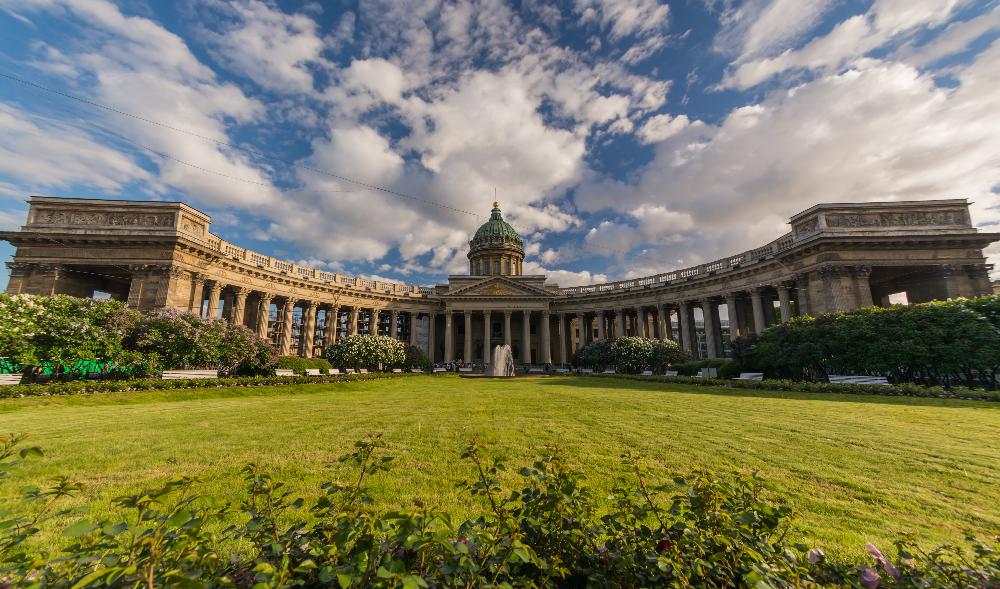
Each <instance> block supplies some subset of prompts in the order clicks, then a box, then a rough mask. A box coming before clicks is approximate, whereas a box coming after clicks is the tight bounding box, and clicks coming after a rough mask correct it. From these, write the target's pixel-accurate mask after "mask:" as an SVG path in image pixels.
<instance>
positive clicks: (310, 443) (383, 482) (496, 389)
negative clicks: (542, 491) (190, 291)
mask: <svg viewBox="0 0 1000 589" xmlns="http://www.w3.org/2000/svg"><path fill="white" fill-rule="evenodd" d="M0 431H5V432H21V431H23V432H29V433H30V434H31V440H30V441H31V443H32V444H36V445H40V446H42V447H43V448H44V449H45V451H46V454H47V456H46V458H44V459H43V460H41V461H36V462H34V463H31V464H29V465H27V466H26V467H25V468H23V469H22V470H20V471H19V472H18V473H17V474H16V475H15V476H13V477H11V478H10V479H9V480H8V481H7V482H5V483H3V485H2V487H0V500H2V501H3V502H4V503H8V502H9V501H10V500H11V498H12V497H13V496H14V494H15V492H16V489H17V488H19V487H20V486H22V485H25V484H27V483H28V482H37V481H39V480H40V479H47V478H51V477H54V476H55V475H57V474H65V475H69V476H70V477H71V478H73V479H76V480H80V481H82V482H84V483H85V484H86V486H87V491H86V493H85V494H84V495H83V496H82V497H81V498H79V500H78V503H79V504H81V505H88V506H90V510H91V512H92V514H93V515H94V516H95V517H96V516H99V515H100V514H102V513H106V512H107V510H108V505H109V500H110V498H112V497H114V496H117V495H120V494H122V493H125V492H130V491H134V490H137V489H139V488H141V487H144V486H149V485H152V484H155V483H157V482H160V481H163V480H165V479H167V478H169V477H173V476H179V475H198V476H199V477H201V478H202V479H203V481H204V482H203V483H202V484H201V485H200V488H201V489H202V490H203V491H204V492H205V493H207V494H211V495H215V496H219V497H227V498H236V497H237V496H238V495H239V490H240V487H241V484H242V483H241V480H240V475H239V470H240V468H241V467H242V466H243V465H245V464H246V463H247V462H250V461H253V462H257V463H261V464H264V465H267V466H269V467H271V468H273V470H274V472H275V473H276V476H277V477H278V478H279V479H282V480H284V481H286V482H287V483H288V484H289V486H290V487H291V488H292V490H294V491H295V492H296V493H297V494H301V495H307V496H315V495H317V494H318V485H319V484H320V483H321V482H323V481H325V480H330V479H338V478H340V479H346V478H347V477H348V471H347V469H346V467H343V466H341V465H340V464H338V463H337V461H336V458H337V457H338V456H339V455H341V454H343V453H345V452H346V451H347V450H348V449H349V448H350V447H351V445H352V443H353V441H354V440H356V439H359V438H361V437H363V436H364V435H365V434H367V433H369V432H383V433H384V435H385V438H386V440H387V441H388V443H389V444H390V448H391V449H390V452H391V453H392V454H394V455H395V456H396V462H395V466H394V468H393V471H392V472H391V473H389V474H388V475H378V476H377V477H376V478H375V479H373V481H372V482H373V487H372V491H373V495H374V496H375V498H376V500H377V501H378V502H379V503H381V504H384V505H386V506H402V507H409V506H412V502H413V500H414V499H423V500H425V501H426V502H428V503H429V504H431V505H436V506H438V507H441V508H444V509H447V510H450V511H452V512H454V513H456V514H463V515H464V514H468V513H470V512H471V510H473V509H474V508H475V507H476V506H475V503H474V501H473V500H471V499H469V498H467V497H466V496H465V493H464V492H463V491H462V490H460V489H457V488H456V483H457V482H458V481H460V480H463V479H466V478H468V477H470V475H471V469H470V466H469V465H468V464H467V463H464V462H463V461H461V460H460V459H459V454H460V452H461V450H462V449H463V448H464V447H465V446H466V444H467V443H468V441H469V440H470V439H473V438H475V439H478V440H479V441H480V442H481V443H482V444H483V445H484V446H487V447H489V448H492V449H494V450H495V451H499V452H503V453H504V454H506V455H507V456H508V467H509V469H510V470H511V472H512V473H513V472H516V471H517V469H518V468H519V467H520V466H521V465H522V464H526V463H528V462H529V460H530V459H531V458H532V457H533V456H535V455H536V454H537V453H538V452H539V451H541V450H542V449H543V448H544V447H545V446H547V445H556V446H559V447H561V448H562V449H564V450H565V451H566V452H567V453H568V455H569V456H570V457H571V461H572V462H573V463H574V464H575V465H576V466H577V467H578V468H579V469H580V470H582V471H583V472H585V473H586V475H587V477H588V481H589V482H590V484H591V486H592V487H594V488H596V489H598V490H607V489H609V488H610V487H611V486H612V484H613V481H614V479H615V477H617V476H620V475H621V474H622V472H623V471H622V467H621V463H620V459H619V456H620V454H621V453H622V451H623V450H625V449H632V450H634V451H636V452H638V453H640V454H642V455H644V456H647V457H649V459H650V461H651V463H652V464H653V465H654V466H655V467H656V469H657V470H658V471H659V472H661V473H662V475H663V477H664V480H669V479H668V478H667V477H668V475H670V474H672V473H677V472H680V473H684V472H689V471H690V470H691V469H693V468H697V467H705V468H709V469H713V470H717V471H733V470H738V471H742V472H750V471H755V470H756V471H758V472H759V473H760V474H761V476H762V477H763V478H765V479H766V481H767V483H768V487H769V488H770V489H771V490H772V491H773V493H774V496H776V497H777V496H780V497H784V498H786V499H787V500H788V501H789V502H790V503H791V504H792V505H793V506H794V507H795V508H796V511H797V512H798V514H799V515H798V518H797V520H796V521H797V529H796V531H795V532H794V536H795V537H797V538H800V539H803V540H806V541H807V542H809V543H810V544H812V545H819V546H823V547H824V548H826V549H827V550H828V552H830V553H833V554H840V555H842V556H847V557H851V558H861V555H862V552H863V550H864V544H865V542H868V541H874V542H876V543H878V544H880V545H883V546H886V547H888V546H889V545H890V542H891V540H892V539H893V538H894V537H896V533H897V532H899V531H912V532H916V533H918V534H919V535H920V537H921V538H923V539H924V540H925V541H926V542H927V543H929V544H931V543H940V542H945V541H952V540H958V539H960V538H961V537H962V535H963V534H964V533H965V532H967V531H971V532H977V533H979V534H981V535H982V534H985V533H996V532H997V531H998V530H1000V507H998V506H1000V404H989V403H977V402H969V401H945V400H930V399H904V398H891V397H859V396H848V395H826V394H794V393H767V392H760V391H734V390H716V389H711V388H706V387H685V386H681V385H665V384H662V383H658V384H654V383H641V382H634V381H624V380H616V379H597V378H576V377H558V378H537V379H525V380H516V381H498V380H469V379H465V380H463V379H459V378H457V377H454V376H434V377H430V376H425V377H413V378H405V379H395V380H385V381H374V382H360V383H347V384H331V385H308V386H303V387H276V388H257V389H203V390H195V391H164V392H145V393H119V394H102V395H91V396H76V397H49V398H26V399H16V400H3V401H0ZM514 478H516V477H515V475H513V474H512V475H511V480H513V479H514ZM605 495H606V493H598V496H605ZM47 538H48V541H50V542H56V541H57V540H56V538H58V536H56V535H55V534H50V535H48V536H47Z"/></svg>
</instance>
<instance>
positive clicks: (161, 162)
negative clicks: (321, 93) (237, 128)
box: [20, 0, 275, 207]
mask: <svg viewBox="0 0 1000 589" xmlns="http://www.w3.org/2000/svg"><path fill="white" fill-rule="evenodd" d="M20 9H21V11H22V12H29V11H50V12H52V13H53V14H57V15H61V16H63V15H65V16H70V17H72V18H71V19H68V22H69V23H71V24H74V25H78V26H79V27H80V28H81V29H87V30H88V31H90V32H95V31H100V32H101V33H103V34H101V35H97V34H88V35H81V37H80V39H79V46H78V47H76V51H75V52H74V54H73V55H72V56H71V57H70V58H67V56H68V55H69V54H66V55H64V56H62V57H60V60H59V63H65V61H66V59H70V60H71V63H72V65H73V67H74V71H77V72H80V73H81V74H84V73H85V74H87V78H88V79H87V80H81V79H78V80H74V82H76V83H79V84H81V86H82V87H83V88H86V91H87V92H89V94H90V95H91V96H92V97H93V98H95V99H96V100H97V101H99V102H103V103H106V104H114V105H115V106H116V107H117V108H119V109H121V110H124V111H127V112H133V113H144V114H148V113H155V116H156V117H157V118H158V119H161V120H165V121H170V124H171V126H175V127H177V128H181V129H191V130H195V131H196V132H197V133H198V134H200V135H202V136H206V137H208V138H210V139H213V140H216V141H223V142H226V141H229V139H230V137H229V128H230V125H231V124H233V123H236V124H239V123H245V122H250V121H253V120H256V119H257V118H258V117H260V116H261V115H262V114H263V112H264V107H263V105H262V104H261V103H260V102H258V101H257V100H254V99H252V98H249V97H247V96H246V95H245V94H244V93H243V92H242V91H241V90H240V89H239V88H237V87H236V86H235V85H233V84H228V83H223V82H220V81H219V80H218V79H217V76H216V74H215V72H214V71H213V70H212V69H211V68H209V67H208V66H206V65H205V64H203V63H201V62H200V61H199V60H198V59H197V58H196V57H195V56H194V54H193V53H192V52H191V50H190V49H189V48H188V46H187V44H186V43H185V42H184V40H182V39H181V38H180V37H178V36H177V35H175V34H174V33H171V32H170V31H167V30H166V29H164V28H163V27H162V26H160V25H159V24H157V23H155V22H153V21H151V20H149V19H147V18H143V17H139V16H127V15H125V14H122V12H121V11H120V10H119V9H118V8H117V7H116V6H114V5H113V4H111V3H109V2H106V1H105V0H74V1H72V2H69V1H65V0H31V1H29V2H23V3H20ZM45 58H46V55H42V56H40V60H44V59H45ZM99 116H104V115H99ZM107 116H108V117H111V116H113V115H107ZM109 126H110V127H113V128H115V129H122V128H124V129H126V131H127V132H126V133H125V134H126V135H128V136H129V137H130V139H131V140H133V141H134V142H136V143H138V144H141V145H146V146H150V147H151V148H152V149H153V150H156V151H159V152H163V153H167V154H169V155H173V156H174V157H175V158H177V159H180V160H182V161H185V162H189V163H193V164H195V165H196V166H197V168H196V167H194V166H192V165H185V164H183V163H181V162H179V161H177V160H176V159H166V158H159V157H158V156H155V155H151V156H149V157H151V158H152V159H153V160H154V161H155V162H156V164H157V166H158V170H159V177H158V179H159V180H160V181H161V182H162V183H164V184H167V185H169V186H171V187H174V188H176V189H179V190H180V191H182V192H183V193H184V194H186V195H188V197H189V198H191V199H192V200H195V201H197V202H201V203H205V204H208V205H215V206H223V205H229V206H234V205H235V206H244V207H250V206H256V205H261V204H264V203H267V202H272V201H273V198H274V196H275V191H274V190H273V189H272V188H271V182H270V179H269V178H268V177H267V175H266V174H265V173H264V172H263V171H262V170H261V169H260V168H259V167H258V166H257V165H255V163H254V162H252V161H251V160H250V159H249V158H248V157H247V156H246V155H245V154H243V153H241V152H239V151H235V150H231V149H227V148H224V147H221V146H219V145H218V144H215V143H211V142H209V141H206V140H204V139H199V138H197V137H193V136H191V135H185V134H181V133H177V132H175V131H171V130H169V129H165V128H163V127H158V126H154V125H149V124H147V123H144V122H141V121H137V120H134V119H122V118H118V117H115V118H113V119H110V122H109ZM198 168H203V169H208V170H212V171H213V172H215V173H214V174H209V173H206V172H205V171H204V170H203V169H198ZM234 179H236V180H234ZM241 181H242V182H241ZM251 187H252V188H251Z"/></svg>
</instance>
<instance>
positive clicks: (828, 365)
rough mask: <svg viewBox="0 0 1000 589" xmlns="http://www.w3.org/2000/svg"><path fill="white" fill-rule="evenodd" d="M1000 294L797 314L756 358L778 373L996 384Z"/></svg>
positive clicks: (755, 350) (758, 348) (763, 339)
mask: <svg viewBox="0 0 1000 589" xmlns="http://www.w3.org/2000/svg"><path fill="white" fill-rule="evenodd" d="M998 301H1000V297H997V296H990V297H981V298H979V299H973V300H964V299H959V300H955V301H947V302H939V301H936V302H931V303H922V304H918V305H908V306H895V307H889V308H880V307H868V308H865V309H859V310H857V311H852V312H849V313H829V314H824V315H820V316H818V317H815V318H813V317H795V318H793V319H792V320H791V321H789V322H787V323H783V324H777V325H774V326H771V327H769V328H768V329H766V330H765V331H764V332H763V333H762V334H761V335H760V337H759V338H758V340H757V341H756V343H754V344H753V347H752V348H751V350H750V353H749V359H750V361H751V362H752V363H753V364H754V365H756V366H759V367H761V368H763V370H764V371H765V372H766V373H767V374H768V375H769V376H772V377H781V378H791V379H795V380H802V379H806V380H826V377H827V375H829V374H859V375H865V374H871V375H883V376H886V377H888V378H889V379H890V380H891V381H892V382H917V383H922V384H927V385H939V384H940V385H945V386H956V385H966V386H987V387H995V386H996V379H997V375H998V373H1000V326H998V324H997V321H998V320H997V314H998V308H1000V302H998Z"/></svg>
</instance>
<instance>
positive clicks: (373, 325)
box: [368, 309, 381, 335]
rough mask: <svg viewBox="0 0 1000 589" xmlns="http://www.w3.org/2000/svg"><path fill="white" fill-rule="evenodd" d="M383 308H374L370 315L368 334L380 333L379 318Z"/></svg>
mask: <svg viewBox="0 0 1000 589" xmlns="http://www.w3.org/2000/svg"><path fill="white" fill-rule="evenodd" d="M379 313H381V310H379V309H372V313H371V315H369V316H368V335H378V318H379Z"/></svg>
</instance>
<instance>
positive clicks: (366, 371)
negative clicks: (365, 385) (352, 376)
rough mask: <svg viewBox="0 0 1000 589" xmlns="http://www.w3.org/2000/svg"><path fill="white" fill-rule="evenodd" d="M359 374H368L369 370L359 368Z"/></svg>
mask: <svg viewBox="0 0 1000 589" xmlns="http://www.w3.org/2000/svg"><path fill="white" fill-rule="evenodd" d="M358 374H368V369H367V368H358Z"/></svg>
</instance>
